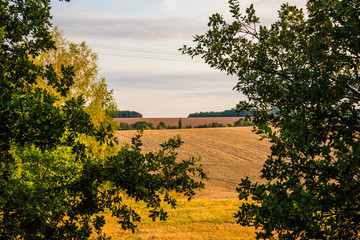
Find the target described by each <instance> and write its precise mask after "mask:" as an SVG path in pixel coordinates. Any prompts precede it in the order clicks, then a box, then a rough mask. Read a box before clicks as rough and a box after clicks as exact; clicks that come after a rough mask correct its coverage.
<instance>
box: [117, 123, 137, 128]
mask: <svg viewBox="0 0 360 240" xmlns="http://www.w3.org/2000/svg"><path fill="white" fill-rule="evenodd" d="M132 129H133V128H132V127H131V126H130V124H128V123H126V122H120V124H119V128H118V130H132Z"/></svg>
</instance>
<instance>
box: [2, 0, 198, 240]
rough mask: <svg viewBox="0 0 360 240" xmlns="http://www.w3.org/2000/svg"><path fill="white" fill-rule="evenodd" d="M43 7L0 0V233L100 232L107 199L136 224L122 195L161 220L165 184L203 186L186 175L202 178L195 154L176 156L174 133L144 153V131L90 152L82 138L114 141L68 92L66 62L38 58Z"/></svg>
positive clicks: (190, 190) (183, 188) (127, 223)
mask: <svg viewBox="0 0 360 240" xmlns="http://www.w3.org/2000/svg"><path fill="white" fill-rule="evenodd" d="M49 11H50V1H47V0H42V1H40V0H27V1H23V0H5V1H0V19H1V21H0V50H1V51H0V79H1V80H0V119H1V124H0V236H1V239H88V238H89V237H90V235H91V233H92V232H93V231H96V232H97V233H99V235H100V236H101V237H99V238H100V239H105V236H103V235H101V229H102V226H103V225H104V223H105V220H104V217H103V216H102V215H101V212H103V211H104V210H105V208H106V209H109V210H110V211H112V213H113V215H114V216H116V217H118V219H119V222H120V224H121V226H122V227H123V228H124V229H134V227H135V223H136V222H137V221H139V220H140V217H139V216H138V215H137V214H136V212H135V211H134V210H132V209H130V208H129V207H128V206H127V205H126V204H125V203H124V202H123V201H122V196H123V195H128V196H130V197H133V198H135V199H136V200H137V201H139V200H143V201H145V202H147V204H148V206H149V207H150V216H151V217H152V218H153V219H156V218H160V219H161V220H164V219H165V218H166V216H167V215H166V213H165V212H164V211H163V210H162V207H161V205H162V204H161V203H162V201H164V202H167V203H169V204H171V205H172V206H175V204H176V203H175V200H174V199H172V198H171V197H169V194H168V193H169V191H172V190H175V191H177V192H182V193H184V194H185V195H186V196H188V197H189V198H191V197H192V196H193V194H194V189H195V188H200V187H203V183H201V182H200V181H195V180H193V179H192V176H195V175H199V176H200V178H199V180H200V179H201V178H203V177H205V175H204V174H203V171H202V169H201V167H198V166H196V165H195V163H196V162H197V159H195V158H191V159H188V160H183V161H178V160H177V161H175V159H176V157H177V154H176V149H177V148H178V147H180V145H181V144H182V141H181V140H180V138H179V137H175V138H173V139H170V140H169V141H168V142H166V143H164V144H162V145H161V150H159V151H158V152H153V153H146V154H143V153H142V152H141V142H140V135H141V134H139V135H137V136H136V137H134V139H133V141H132V145H131V146H127V145H126V146H123V147H122V148H121V149H120V151H118V152H117V153H116V154H114V155H113V156H112V157H102V158H100V157H98V156H95V155H94V154H88V152H87V151H88V146H87V145H86V143H85V142H84V139H86V138H84V137H93V138H94V139H95V140H96V142H97V143H99V144H100V143H102V144H103V145H107V146H111V145H112V144H113V143H114V140H115V139H114V132H113V131H112V127H111V126H110V125H108V124H99V125H97V124H96V123H95V122H93V119H92V118H91V116H90V114H89V113H88V112H87V110H86V109H87V107H88V105H85V103H86V102H87V101H88V100H87V99H84V97H82V95H81V94H79V95H77V96H72V97H67V96H68V94H70V95H71V94H72V93H71V89H72V87H73V86H74V85H75V84H76V83H75V81H74V79H75V78H76V75H75V71H74V67H70V66H66V65H68V64H71V63H70V62H69V63H67V64H66V65H65V66H64V65H63V66H60V70H56V69H55V68H54V66H53V65H51V64H48V65H43V64H41V63H40V61H39V60H38V57H39V55H40V54H41V52H43V51H48V50H52V49H54V48H55V42H54V41H53V40H52V36H51V34H50V32H49V29H50V27H51V24H50V19H51V15H50V12H49ZM40 82H42V83H46V85H48V87H49V86H51V87H52V88H51V89H50V88H48V87H45V86H43V87H40V86H39V84H40ZM62 98H64V99H65V100H64V101H63V102H62V103H61V104H59V101H61V99H62ZM162 196H163V197H162Z"/></svg>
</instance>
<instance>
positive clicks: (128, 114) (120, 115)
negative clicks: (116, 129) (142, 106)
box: [111, 110, 143, 118]
mask: <svg viewBox="0 0 360 240" xmlns="http://www.w3.org/2000/svg"><path fill="white" fill-rule="evenodd" d="M111 117H113V118H142V117H143V115H142V114H141V113H138V112H135V111H128V110H126V111H118V112H117V113H116V114H113V115H112V116H111Z"/></svg>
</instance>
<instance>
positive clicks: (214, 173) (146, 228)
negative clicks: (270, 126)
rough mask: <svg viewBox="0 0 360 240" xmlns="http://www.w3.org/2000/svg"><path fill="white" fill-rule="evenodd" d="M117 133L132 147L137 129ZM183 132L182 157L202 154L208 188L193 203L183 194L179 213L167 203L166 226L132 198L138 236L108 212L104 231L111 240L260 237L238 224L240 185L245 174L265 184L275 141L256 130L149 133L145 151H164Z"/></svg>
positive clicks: (200, 130) (236, 239)
mask: <svg viewBox="0 0 360 240" xmlns="http://www.w3.org/2000/svg"><path fill="white" fill-rule="evenodd" d="M116 134H117V136H118V140H119V144H120V145H122V144H123V143H125V142H126V143H129V144H130V142H131V138H132V137H133V136H135V134H136V131H118V132H117V133H116ZM178 134H179V135H180V136H181V138H182V140H183V141H184V144H183V146H182V147H181V148H180V149H179V158H189V157H197V156H202V161H201V164H203V166H204V169H205V171H206V172H207V173H208V176H209V180H208V181H207V182H206V189H205V190H202V191H200V192H198V193H197V195H196V196H195V198H194V199H193V200H191V201H190V202H189V201H187V200H185V199H183V198H181V197H180V196H179V197H178V205H177V207H176V209H171V208H169V207H168V206H166V205H165V207H166V210H167V211H168V213H169V218H168V219H167V221H165V222H164V221H162V222H159V221H156V222H152V220H151V219H150V218H149V217H148V209H147V208H146V206H145V204H144V203H137V202H134V201H133V200H131V199H128V200H126V203H127V204H129V205H130V206H132V208H133V209H134V210H136V211H137V212H138V213H139V214H140V215H141V216H142V220H141V222H140V223H139V225H138V228H137V230H136V232H135V233H134V234H133V233H131V231H129V230H127V231H124V230H122V229H121V227H120V225H119V224H117V221H116V219H115V218H113V217H111V213H109V212H105V213H104V215H105V218H106V222H107V224H106V225H105V228H104V232H105V233H106V234H107V235H108V236H111V237H112V239H139V240H149V239H159V240H165V239H169V240H186V239H198V240H200V239H205V240H207V239H209V240H210V239H211V240H223V239H225V240H226V239H227V240H233V239H234V240H247V239H255V229H254V228H251V227H242V226H240V225H239V224H236V219H235V218H234V214H235V213H236V212H237V210H238V208H239V206H240V205H241V202H240V201H239V200H238V199H237V192H236V187H237V186H238V184H239V183H240V180H241V178H245V177H246V176H248V177H249V178H250V179H251V180H254V181H259V180H260V179H259V175H260V170H261V168H262V165H263V163H264V161H265V159H266V157H267V155H268V154H269V152H270V150H269V147H270V143H269V142H267V141H265V140H263V141H259V136H257V135H256V134H254V133H253V132H252V127H238V128H207V129H174V130H146V131H144V135H143V137H142V142H143V144H144V146H143V150H144V151H156V150H158V149H160V146H159V144H160V143H163V142H165V141H166V140H168V139H169V138H171V137H174V136H176V135H178ZM93 237H94V238H95V237H96V236H95V235H93Z"/></svg>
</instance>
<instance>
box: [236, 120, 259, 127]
mask: <svg viewBox="0 0 360 240" xmlns="http://www.w3.org/2000/svg"><path fill="white" fill-rule="evenodd" d="M234 126H235V127H240V126H254V123H253V122H252V121H250V120H247V119H244V118H240V119H239V120H237V121H236V122H234Z"/></svg>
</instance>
